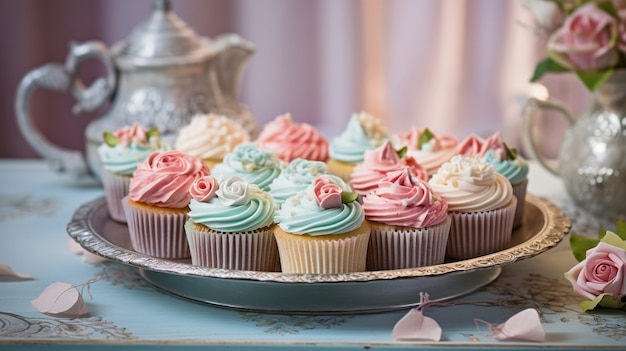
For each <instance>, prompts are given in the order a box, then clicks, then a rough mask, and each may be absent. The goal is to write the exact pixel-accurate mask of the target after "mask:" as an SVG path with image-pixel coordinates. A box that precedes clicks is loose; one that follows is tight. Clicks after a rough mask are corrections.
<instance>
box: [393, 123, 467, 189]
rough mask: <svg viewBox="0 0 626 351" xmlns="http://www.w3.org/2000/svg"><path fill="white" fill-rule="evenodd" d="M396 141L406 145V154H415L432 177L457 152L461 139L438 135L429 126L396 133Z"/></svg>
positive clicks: (416, 158)
mask: <svg viewBox="0 0 626 351" xmlns="http://www.w3.org/2000/svg"><path fill="white" fill-rule="evenodd" d="M394 143H395V144H396V145H397V146H399V147H404V146H406V147H407V152H406V155H407V156H413V158H415V160H416V161H417V162H418V163H419V164H420V165H422V167H424V169H426V172H428V176H429V177H431V176H432V175H433V174H435V172H437V169H439V167H441V165H442V164H444V163H445V162H448V161H450V159H451V158H452V157H453V156H454V155H456V154H457V149H456V148H457V145H458V144H459V141H458V140H457V139H456V138H455V137H452V136H448V135H436V134H434V133H433V132H431V131H430V130H429V129H428V128H425V129H422V130H419V129H417V128H415V127H413V128H411V130H409V131H408V132H406V133H398V134H396V135H395V136H394Z"/></svg>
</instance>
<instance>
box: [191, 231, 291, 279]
mask: <svg viewBox="0 0 626 351" xmlns="http://www.w3.org/2000/svg"><path fill="white" fill-rule="evenodd" d="M202 227H203V226H202ZM202 227H201V226H200V225H197V224H195V223H193V222H191V221H190V220H188V221H187V223H186V224H185V231H186V233H187V241H188V242H189V249H190V251H191V263H192V264H194V265H197V266H203V267H209V268H222V269H237V270H247V271H266V272H272V271H273V272H275V271H278V270H279V269H280V268H279V264H278V247H277V246H276V239H274V232H273V231H272V229H271V227H264V228H261V229H257V230H254V231H248V232H240V233H224V232H218V231H214V230H211V229H209V228H206V227H204V228H202Z"/></svg>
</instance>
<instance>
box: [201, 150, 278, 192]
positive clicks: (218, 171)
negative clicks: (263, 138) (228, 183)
mask: <svg viewBox="0 0 626 351" xmlns="http://www.w3.org/2000/svg"><path fill="white" fill-rule="evenodd" d="M281 168H282V162H281V160H280V159H279V158H278V155H276V154H275V153H273V152H271V151H269V150H265V149H263V148H261V147H259V146H258V145H256V144H253V143H251V142H245V143H241V144H239V145H237V146H236V147H235V149H234V150H233V151H232V152H231V153H229V154H227V155H226V156H224V160H223V161H222V163H218V164H216V165H215V167H213V169H212V171H211V172H212V175H213V176H214V177H216V178H217V179H218V181H221V180H222V179H225V178H229V177H232V176H238V177H241V178H243V179H245V180H247V181H248V182H249V183H252V184H256V185H258V186H259V187H260V188H261V189H263V190H265V191H268V190H269V187H270V184H272V181H273V180H274V179H275V178H276V177H278V176H279V175H280V171H281Z"/></svg>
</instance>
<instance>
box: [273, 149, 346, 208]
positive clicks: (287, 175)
mask: <svg viewBox="0 0 626 351" xmlns="http://www.w3.org/2000/svg"><path fill="white" fill-rule="evenodd" d="M327 172H328V168H327V166H326V163H324V162H320V161H310V160H305V159H303V158H296V159H294V160H293V161H291V162H289V164H288V165H287V167H285V168H283V170H282V171H281V172H280V175H279V176H278V177H276V178H275V179H274V180H273V181H272V183H271V184H270V187H269V194H270V195H271V196H272V197H273V198H274V200H275V201H276V202H277V203H279V204H282V203H283V202H285V200H286V199H287V198H288V197H290V196H292V195H293V194H295V193H297V192H300V191H304V190H306V188H307V187H308V186H309V185H310V184H311V183H313V180H314V179H315V178H316V177H317V176H319V175H323V174H327ZM328 177H330V178H331V179H333V181H334V182H335V183H336V184H338V185H339V186H341V187H342V188H343V190H344V191H351V189H350V188H349V187H348V185H347V184H346V183H345V182H344V181H343V180H342V179H341V178H339V177H337V176H334V175H330V174H328Z"/></svg>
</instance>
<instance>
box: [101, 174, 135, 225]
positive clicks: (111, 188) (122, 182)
mask: <svg viewBox="0 0 626 351" xmlns="http://www.w3.org/2000/svg"><path fill="white" fill-rule="evenodd" d="M101 177H102V187H103V188H104V196H105V197H106V200H107V208H108V209H109V215H110V216H111V218H112V219H113V220H116V221H118V222H122V223H126V214H125V213H124V207H123V206H122V199H123V198H124V197H125V196H126V195H128V186H129V184H130V178H131V176H130V175H121V174H115V173H111V172H109V171H107V170H105V169H103V170H102V174H101Z"/></svg>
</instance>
